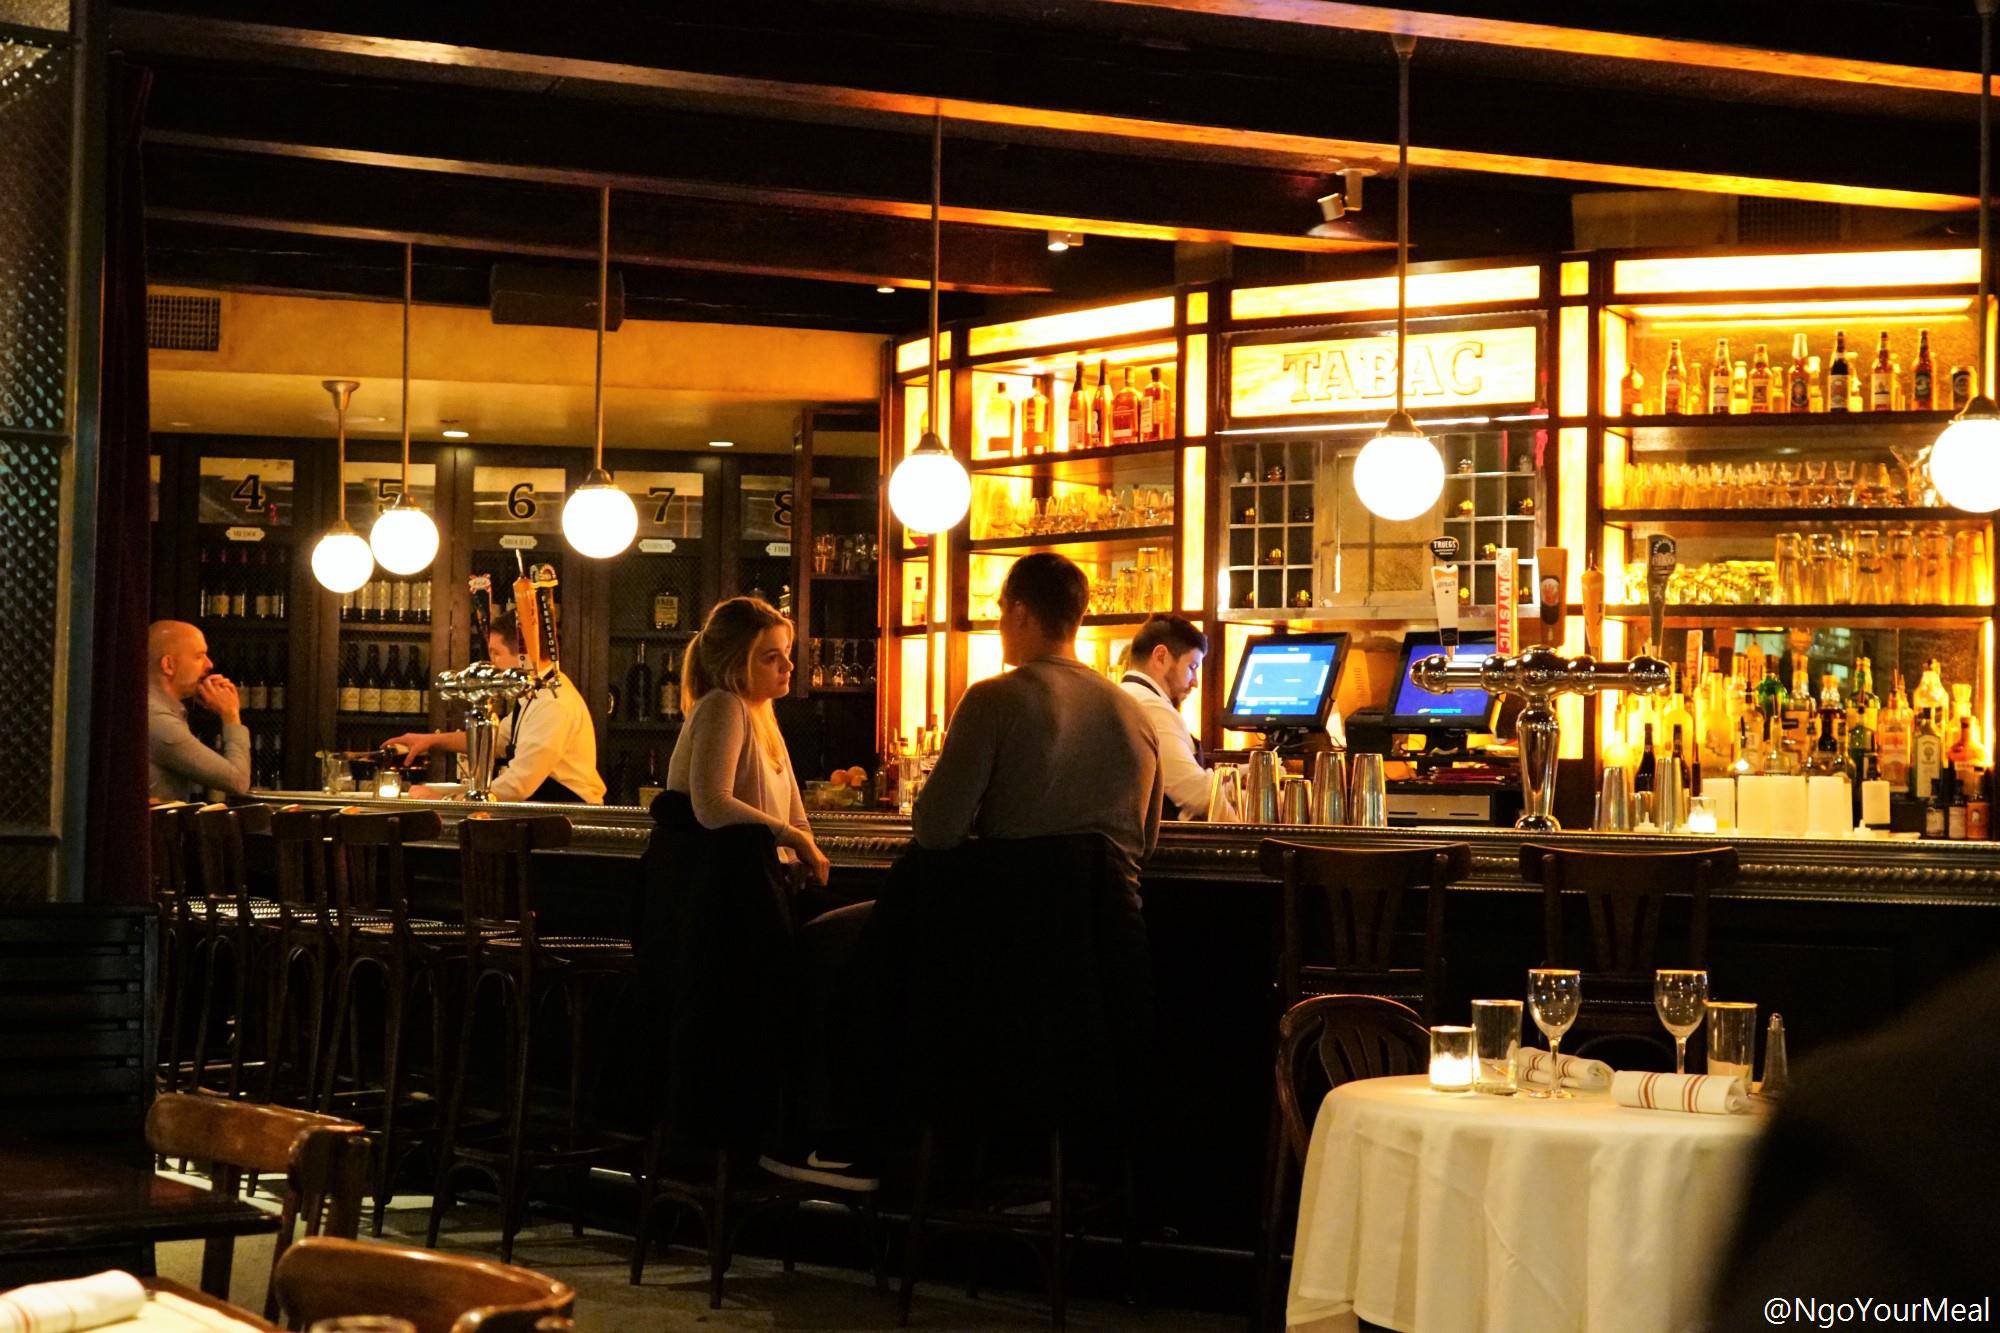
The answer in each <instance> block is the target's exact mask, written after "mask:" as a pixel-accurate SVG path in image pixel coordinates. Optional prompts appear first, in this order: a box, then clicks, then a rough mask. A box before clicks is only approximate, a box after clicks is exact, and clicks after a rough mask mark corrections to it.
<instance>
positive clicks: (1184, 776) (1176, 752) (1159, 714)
mask: <svg viewBox="0 0 2000 1333" xmlns="http://www.w3.org/2000/svg"><path fill="white" fill-rule="evenodd" d="M1118 684H1119V687H1120V688H1121V689H1123V690H1124V691H1125V693H1127V694H1129V695H1131V696H1132V697H1133V698H1134V699H1136V700H1138V703H1139V708H1140V711H1142V712H1144V713H1145V715H1146V722H1147V724H1148V725H1150V726H1151V727H1152V728H1153V737H1154V739H1155V740H1157V741H1158V742H1159V743H1160V772H1161V776H1162V777H1163V778H1164V779H1165V784H1166V791H1167V799H1168V800H1170V801H1172V802H1173V803H1174V805H1175V807H1176V808H1177V810H1178V813H1177V815H1176V818H1179V819H1206V818H1208V770H1207V769H1205V768H1203V767H1202V766H1201V760H1200V759H1198V758H1196V757H1195V752H1194V737H1193V736H1191V735H1189V734H1188V727H1187V719H1186V718H1184V717H1182V716H1181V710H1180V709H1178V708H1176V707H1174V705H1173V701H1172V700H1170V699H1168V698H1167V695H1166V691H1164V690H1162V689H1161V688H1160V686H1159V683H1158V682H1157V681H1155V680H1154V679H1153V678H1152V677H1151V676H1149V675H1147V674H1146V673H1145V672H1143V671H1127V672H1126V673H1125V678H1124V679H1123V680H1121V681H1119V682H1118Z"/></svg>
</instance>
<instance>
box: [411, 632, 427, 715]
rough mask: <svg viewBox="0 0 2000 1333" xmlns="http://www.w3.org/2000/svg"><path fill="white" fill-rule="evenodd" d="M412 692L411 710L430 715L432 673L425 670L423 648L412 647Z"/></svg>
mask: <svg viewBox="0 0 2000 1333" xmlns="http://www.w3.org/2000/svg"><path fill="white" fill-rule="evenodd" d="M410 694H411V701H410V711H411V712H412V713H421V714H423V715H424V716H426V717H428V716H430V711H431V678H430V673H429V672H427V671H425V670H424V650H423V649H421V648H412V649H410Z"/></svg>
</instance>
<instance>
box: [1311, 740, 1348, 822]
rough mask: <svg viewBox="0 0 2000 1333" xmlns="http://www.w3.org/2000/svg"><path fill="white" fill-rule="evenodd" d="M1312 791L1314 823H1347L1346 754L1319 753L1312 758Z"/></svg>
mask: <svg viewBox="0 0 2000 1333" xmlns="http://www.w3.org/2000/svg"><path fill="white" fill-rule="evenodd" d="M1312 790H1313V817H1312V822H1313V823H1315V824H1336V825H1337V824H1345V823H1346V822H1347V751H1345V750H1321V751H1319V752H1318V753H1316V754H1314V755H1313V764H1312Z"/></svg>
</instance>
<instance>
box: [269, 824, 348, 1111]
mask: <svg viewBox="0 0 2000 1333" xmlns="http://www.w3.org/2000/svg"><path fill="white" fill-rule="evenodd" d="M330 819H331V814H330V812H328V811H326V810H319V809H311V808H308V807H306V806H300V805H288V806H285V807H283V808H282V809H279V810H275V811H273V812H272V814H271V854H272V863H273V870H274V872H275V874H274V876H273V881H272V882H273V885H274V891H275V893H276V898H275V900H274V901H275V902H276V903H277V906H278V919H277V921H276V922H275V923H263V924H264V925H265V926H266V927H267V929H268V930H269V932H270V938H269V939H268V940H267V941H266V942H267V944H268V946H269V949H270V954H271V958H270V966H269V967H268V968H267V969H266V970H267V972H268V973H269V975H270V980H271V992H270V1000H269V1003H268V1004H267V1006H266V1010H265V1025H264V1030H265V1044H264V1083H263V1092H262V1094H261V1098H260V1099H261V1100H263V1101H267V1102H268V1101H272V1100H275V1099H277V1098H278V1097H280V1096H284V1097H285V1098H286V1099H287V1100H292V1101H296V1102H297V1103H298V1104H300V1105H310V1104H311V1103H312V1099H313V1097H314V1095H315V1094H316V1093H317V1091H318V1089H319V1081H318V1075H319V1062H320V1054H321V1050H322V1048H323V1046H324V1040H323V1039H324V1037H325V1027H326V989H327V983H328V980H329V974H330V970H331V966H332V957H331V955H332V952H333V920H332V904H331V899H332V888H331V881H332V878H333V876H332V871H331V866H332V859H331V855H330V851H329V845H328V842H327V825H328V822H329V820H330ZM288 1049H289V1052H290V1056H289V1059H288V1058H287V1051H288Z"/></svg>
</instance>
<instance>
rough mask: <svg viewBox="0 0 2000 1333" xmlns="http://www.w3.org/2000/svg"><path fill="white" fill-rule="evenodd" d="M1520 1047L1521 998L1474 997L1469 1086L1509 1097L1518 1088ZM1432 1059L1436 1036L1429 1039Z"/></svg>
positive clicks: (1517, 1090)
mask: <svg viewBox="0 0 2000 1333" xmlns="http://www.w3.org/2000/svg"><path fill="white" fill-rule="evenodd" d="M1520 1049H1521V1002H1520V1001H1519V1000H1474V1001H1473V1002H1472V1055H1473V1059H1474V1061H1475V1062H1476V1063H1475V1064H1474V1065H1473V1075H1472V1090H1473V1091H1474V1092H1485V1093H1491V1094H1492V1095H1494V1096H1496V1097H1512V1096H1513V1095H1514V1094H1515V1093H1516V1092H1519V1091H1520V1085H1519V1084H1518V1083H1516V1082H1515V1070H1514V1056H1515V1054H1516V1052H1518V1051H1519V1050H1520ZM1431 1050H1432V1052H1433V1054H1432V1057H1431V1059H1432V1061H1433V1063H1435V1061H1436V1059H1437V1056H1436V1054H1435V1053H1436V1050H1437V1039H1436V1038H1435V1037H1433V1038H1432V1039H1431Z"/></svg>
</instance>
